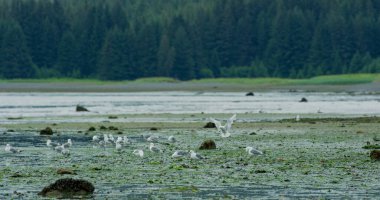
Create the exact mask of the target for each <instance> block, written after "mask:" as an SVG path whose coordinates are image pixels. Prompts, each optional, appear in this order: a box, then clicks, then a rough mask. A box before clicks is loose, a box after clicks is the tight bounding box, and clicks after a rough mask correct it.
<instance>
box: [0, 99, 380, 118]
mask: <svg viewBox="0 0 380 200" xmlns="http://www.w3.org/2000/svg"><path fill="white" fill-rule="evenodd" d="M302 97H306V98H307V99H308V100H309V102H308V103H300V102H299V100H300V99H301V98H302ZM78 104H79V105H84V106H85V107H87V108H88V109H89V110H90V111H91V112H85V113H83V112H75V106H76V105H78ZM318 111H321V112H323V113H326V114H352V115H358V114H367V115H368V114H370V115H377V114H380V96H379V95H366V94H361V95H359V94H357V95H353V94H348V93H300V92H297V93H285V92H267V93H255V96H253V97H252V96H248V97H247V96H245V94H243V93H231V92H230V93H227V92H219V93H201V92H198V93H195V92H149V93H147V92H139V93H0V123H14V121H16V120H12V119H8V118H27V117H39V118H42V119H41V120H39V121H38V120H37V122H41V121H44V120H45V119H44V118H52V117H62V116H78V117H80V120H81V122H99V121H100V120H104V119H97V118H96V117H93V116H96V115H112V114H149V113H152V114H157V113H174V114H180V113H201V112H204V113H247V112H248V113H258V112H263V113H299V114H308V113H317V112H318ZM78 119H79V118H78ZM28 120H29V122H30V121H33V120H30V119H28ZM70 120H72V121H75V120H77V119H70V118H66V119H65V120H63V121H67V122H70ZM118 120H119V121H127V119H118ZM20 122H23V120H22V119H21V120H17V122H16V123H20ZM60 122H62V120H60Z"/></svg>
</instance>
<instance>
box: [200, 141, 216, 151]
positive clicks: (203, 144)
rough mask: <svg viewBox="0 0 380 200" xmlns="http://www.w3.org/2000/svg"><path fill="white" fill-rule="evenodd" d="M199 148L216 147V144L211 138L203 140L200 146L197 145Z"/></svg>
mask: <svg viewBox="0 0 380 200" xmlns="http://www.w3.org/2000/svg"><path fill="white" fill-rule="evenodd" d="M199 149H201V150H203V149H216V144H215V142H214V141H213V140H205V141H204V142H203V143H202V144H201V146H200V147H199Z"/></svg>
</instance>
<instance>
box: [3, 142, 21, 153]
mask: <svg viewBox="0 0 380 200" xmlns="http://www.w3.org/2000/svg"><path fill="white" fill-rule="evenodd" d="M5 151H6V152H11V153H20V152H21V150H19V149H16V148H14V147H12V146H11V145H10V144H7V145H6V146H5Z"/></svg>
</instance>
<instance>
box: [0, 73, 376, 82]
mask: <svg viewBox="0 0 380 200" xmlns="http://www.w3.org/2000/svg"><path fill="white" fill-rule="evenodd" d="M68 82H70V83H83V84H99V85H103V84H127V83H139V84H144V83H176V82H180V81H179V80H177V79H174V78H169V77H149V78H140V79H136V80H134V81H127V80H125V81H103V80H98V79H75V78H49V79H0V83H68ZM187 82H190V83H223V84H244V85H298V84H302V85H348V84H362V83H372V82H380V74H343V75H325V76H317V77H313V78H309V79H289V78H207V79H199V80H190V81H187Z"/></svg>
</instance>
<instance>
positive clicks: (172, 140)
mask: <svg viewBox="0 0 380 200" xmlns="http://www.w3.org/2000/svg"><path fill="white" fill-rule="evenodd" d="M168 140H169V142H171V143H174V142H177V140H176V139H175V137H174V136H172V135H171V136H169V137H168Z"/></svg>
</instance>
